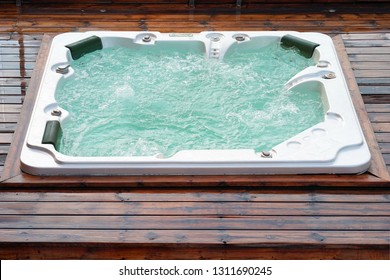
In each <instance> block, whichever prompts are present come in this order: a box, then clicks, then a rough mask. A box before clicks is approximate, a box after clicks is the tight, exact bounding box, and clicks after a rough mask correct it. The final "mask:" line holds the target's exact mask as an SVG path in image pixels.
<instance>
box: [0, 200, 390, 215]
mask: <svg viewBox="0 0 390 280" xmlns="http://www.w3.org/2000/svg"><path fill="white" fill-rule="evenodd" d="M389 212H390V203H387V204H383V203H322V204H320V203H318V204H313V203H298V202H296V203H295V202H294V203H281V202H280V203H277V202H271V203H266V202H264V203H243V202H219V203H213V202H203V203H194V202H134V203H130V202H120V203H119V202H118V203H113V202H105V203H98V204H97V203H93V202H83V203H77V202H56V203H50V204H47V203H44V204H43V203H41V204H39V205H37V204H36V203H35V202H0V215H23V214H24V215H28V214H29V213H34V215H83V214H89V215H91V214H93V215H137V216H144V215H148V216H150V215H161V216H165V215H194V216H195V215H196V216H199V215H201V216H214V215H215V216H237V215H238V216H270V215H271V216H277V215H284V213H289V215H294V216H297V215H300V216H307V215H309V216H310V215H315V216H318V215H343V216H356V215H361V216H370V215H371V216H373V215H374V216H388V215H389Z"/></svg>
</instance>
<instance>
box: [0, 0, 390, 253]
mask: <svg viewBox="0 0 390 280" xmlns="http://www.w3.org/2000/svg"><path fill="white" fill-rule="evenodd" d="M8 2H10V1H8ZM37 2H39V1H23V5H22V6H21V7H17V6H16V5H15V3H9V4H0V100H1V102H0V106H1V107H0V117H1V119H0V158H1V162H3V163H4V162H5V159H6V156H7V154H8V153H9V152H11V154H12V152H13V151H12V150H17V149H18V147H17V145H15V143H17V141H14V142H12V138H13V133H14V131H15V129H16V125H17V122H18V120H19V117H20V111H21V108H22V104H23V101H24V99H25V98H26V99H28V98H29V96H26V93H27V92H30V91H29V90H31V88H30V87H29V85H30V82H31V76H32V73H33V69H34V67H35V63H36V61H37V54H38V50H39V49H40V47H41V45H42V46H43V44H44V43H45V38H47V37H44V34H45V33H52V34H55V33H61V32H67V31H84V30H158V31H161V32H200V31H204V30H287V29H290V30H291V29H293V30H297V31H316V32H324V33H327V34H329V35H331V36H332V37H334V38H335V42H336V43H338V44H343V45H345V51H346V53H345V52H344V54H345V56H346V57H347V58H348V59H349V61H350V65H351V67H352V69H353V74H354V75H352V78H351V80H349V85H350V89H351V91H352V92H359V91H360V92H361V93H362V96H363V99H360V100H361V101H364V103H363V102H361V106H362V107H363V109H364V108H365V109H366V111H367V113H368V114H366V115H367V116H368V118H369V120H370V122H366V125H367V124H368V127H367V128H366V129H367V130H370V129H371V128H372V129H373V131H374V134H370V135H371V136H373V140H375V139H376V140H377V145H378V146H376V147H377V153H376V154H377V155H378V156H377V159H376V160H378V161H379V163H378V164H379V166H380V161H382V162H384V163H385V165H384V166H385V167H386V168H387V170H390V82H389V81H390V4H388V3H381V4H379V5H378V4H377V3H376V4H375V3H374V4H372V3H371V4H370V3H368V4H367V3H361V2H359V1H357V2H356V3H354V4H351V3H341V2H348V1H334V2H339V3H333V4H326V3H320V4H316V5H304V4H298V3H297V4H296V3H293V4H291V5H282V6H280V5H279V6H278V4H274V3H268V4H261V3H260V2H261V1H243V3H244V5H243V6H242V7H241V8H237V7H235V5H232V4H231V3H228V4H219V5H211V4H207V3H206V2H207V1H197V5H196V6H195V7H189V6H188V5H187V3H188V1H165V2H172V3H173V2H175V3H173V4H172V3H166V4H162V3H160V4H158V3H157V2H164V1H151V2H155V3H157V4H148V5H146V4H145V5H136V4H124V3H123V2H131V1H113V2H115V3H116V4H112V5H108V4H85V3H84V4H83V3H82V2H83V1H78V3H80V2H81V3H82V4H74V3H71V2H72V1H69V3H70V4H69V5H66V6H64V5H58V4H50V3H49V4H46V5H44V6H42V5H40V4H37ZM45 2H53V1H45ZM84 2H87V1H84ZM89 2H93V1H89ZM96 2H98V1H96ZM222 2H223V1H222ZM226 2H228V1H226ZM230 2H232V1H230ZM233 2H235V1H233ZM268 2H273V1H268ZM274 2H275V1H274ZM291 2H294V1H291ZM296 2H299V1H296ZM0 3H1V2H0ZM276 8H277V9H276ZM339 35H341V36H339ZM42 40H43V41H42ZM343 61H346V59H344V60H343ZM343 66H344V68H348V66H349V62H348V63H346V64H344V65H343ZM353 76H354V77H353ZM355 79H356V82H357V85H356V83H354V82H355ZM33 83H34V82H33ZM30 86H34V85H30ZM365 113H366V112H365V111H364V110H362V109H361V115H362V116H363V117H364V114H365ZM22 117H23V116H22ZM22 124H23V123H22V122H21V123H19V127H20V125H22ZM16 140H17V139H16ZM11 142H12V143H13V144H14V145H13V146H12V147H13V148H11V150H10V145H11ZM376 147H374V148H376ZM374 152H375V151H374ZM6 169H7V170H4V173H5V174H6V179H7V180H6V181H7V182H5V183H4V182H3V183H2V184H0V258H2V259H15V258H22V259H26V258H33V259H63V258H67V259H70V258H74V259H79V258H89V259H102V258H103V259H121V258H133V259H134V258H135V259H144V258H146V259H211V258H212V259H334V258H336V259H390V185H389V183H388V177H387V176H388V174H387V173H386V174H384V172H383V170H386V169H383V168H380V167H379V172H380V175H379V176H378V173H377V172H375V170H372V172H371V173H369V174H362V175H359V176H360V177H359V176H344V177H343V175H328V176H325V177H318V176H298V177H295V179H294V178H291V176H287V177H283V176H271V177H268V178H264V177H262V176H258V177H256V178H253V177H239V176H236V177H234V178H222V179H221V178H210V177H207V176H206V177H198V178H194V177H192V178H185V179H184V180H183V178H176V177H164V178H159V179H156V178H118V179H116V181H115V180H114V181H112V180H111V181H105V179H101V178H87V179H86V178H78V179H77V180H75V181H72V180H64V179H63V178H62V179H61V178H60V179H58V178H57V179H54V180H52V181H50V179H47V178H35V179H33V182H32V181H31V180H30V179H31V178H27V177H23V176H22V177H20V174H19V173H17V174H18V175H17V176H19V177H17V176H16V175H15V174H16V173H12V172H17V163H15V165H14V166H10V167H7V168H6ZM373 174H376V175H377V176H375V175H373ZM10 175H15V177H12V176H10ZM20 178H22V179H23V178H24V179H25V180H21V179H20ZM26 178H27V179H26ZM367 178H369V180H367ZM3 179H4V177H3ZM12 179H17V180H16V181H12ZM34 180H35V181H34ZM267 180H268V181H267ZM294 180H295V181H294ZM264 181H267V182H268V184H264V183H263V182H264ZM226 182H228V183H229V184H227V183H226ZM270 182H271V183H270ZM291 182H295V183H291ZM297 182H300V183H297ZM297 186H300V187H297Z"/></svg>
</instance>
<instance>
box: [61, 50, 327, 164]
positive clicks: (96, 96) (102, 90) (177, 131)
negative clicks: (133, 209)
mask: <svg viewBox="0 0 390 280" xmlns="http://www.w3.org/2000/svg"><path fill="white" fill-rule="evenodd" d="M238 50H239V49H238ZM313 64H314V62H313V61H312V60H310V59H306V58H304V57H302V56H300V55H298V54H297V53H296V52H295V51H294V50H283V49H282V48H280V47H279V45H276V44H275V45H272V46H268V47H266V48H261V49H257V50H245V52H240V51H234V52H231V53H229V55H228V56H227V57H225V58H224V60H223V61H218V60H209V59H207V58H205V56H204V53H200V52H199V53H195V52H194V51H186V50H185V49H184V50H182V51H180V50H170V49H168V48H165V49H164V50H161V49H158V48H156V47H155V46H152V47H150V46H145V47H144V48H140V49H138V50H132V49H128V48H119V47H118V48H110V49H103V50H101V51H95V52H93V53H90V54H88V55H85V56H84V57H82V58H80V59H79V60H76V61H74V62H73V64H72V68H73V69H74V70H75V72H76V75H74V76H73V77H72V78H71V79H68V80H65V81H64V82H63V83H61V84H60V86H59V88H58V89H57V92H56V100H57V101H58V103H59V105H60V106H61V107H63V108H64V109H66V110H67V111H69V112H70V118H69V119H68V120H66V121H65V122H64V123H63V124H62V129H63V137H62V139H61V144H60V145H59V148H58V149H59V151H60V152H61V153H64V154H67V155H72V156H140V155H145V156H148V155H155V154H159V153H161V154H163V155H165V156H171V155H173V154H175V153H176V152H178V151H180V150H196V149H255V150H257V151H260V150H263V149H270V148H272V147H273V146H274V145H276V144H278V143H280V142H282V141H284V140H286V139H288V138H290V137H291V136H293V135H295V134H297V133H299V132H301V131H303V130H305V129H307V128H309V127H311V126H313V125H315V124H317V123H318V122H321V121H322V120H323V117H324V109H323V104H322V102H321V98H320V95H319V92H312V91H301V92H298V91H286V90H284V89H283V85H284V83H285V82H286V81H288V80H289V79H290V78H291V77H292V76H294V75H295V74H296V73H298V72H299V71H301V70H302V69H304V68H306V67H308V66H310V65H313Z"/></svg>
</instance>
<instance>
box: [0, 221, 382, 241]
mask: <svg viewBox="0 0 390 280" xmlns="http://www.w3.org/2000/svg"><path fill="white" fill-rule="evenodd" d="M0 217H1V219H0V228H2V229H5V228H6V229H48V230H54V229H70V228H77V229H78V230H82V229H84V230H91V229H99V230H246V229H248V226H250V228H251V230H271V229H272V230H286V231H290V230H340V231H341V230H344V231H355V230H366V231H386V230H389V225H390V217H389V216H387V217H375V219H373V218H372V217H360V216H358V217H346V216H342V217H339V216H336V217H328V216H319V217H313V216H283V215H281V216H278V217H274V216H271V217H270V216H256V217H253V216H252V217H249V216H244V217H242V216H240V217H234V216H233V217H232V216H229V217H207V216H185V215H183V216H161V215H158V216H148V217H140V216H127V215H126V216H110V217H106V216H93V215H92V216H82V215H77V216H59V215H56V216H44V215H39V216H31V215H24V216H21V215H13V216H0ZM0 240H1V238H0Z"/></svg>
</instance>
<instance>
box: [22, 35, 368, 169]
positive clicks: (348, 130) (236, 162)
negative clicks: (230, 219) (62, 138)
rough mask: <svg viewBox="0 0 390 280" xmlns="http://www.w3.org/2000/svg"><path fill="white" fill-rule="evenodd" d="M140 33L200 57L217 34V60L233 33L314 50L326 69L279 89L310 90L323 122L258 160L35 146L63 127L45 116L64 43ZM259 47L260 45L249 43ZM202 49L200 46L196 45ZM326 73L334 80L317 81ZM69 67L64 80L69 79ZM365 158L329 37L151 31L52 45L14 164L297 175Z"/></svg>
mask: <svg viewBox="0 0 390 280" xmlns="http://www.w3.org/2000/svg"><path fill="white" fill-rule="evenodd" d="M145 34H151V35H152V38H153V40H152V42H150V44H153V43H154V42H156V41H167V40H168V41H171V40H173V41H191V42H201V43H202V44H203V43H204V49H205V51H206V55H209V57H211V58H213V57H212V55H211V53H210V52H209V51H210V50H211V49H212V48H214V47H215V46H216V45H215V42H212V40H210V37H211V36H213V35H214V34H222V35H223V38H222V39H221V40H220V41H219V42H218V50H219V53H218V55H219V56H220V57H222V56H223V55H224V53H225V52H226V51H227V50H228V49H229V47H230V46H231V45H233V44H237V41H236V40H235V39H234V35H235V34H245V35H247V36H248V37H250V38H251V39H252V40H254V38H258V37H264V38H266V37H275V36H277V37H282V36H283V35H285V34H292V35H294V36H296V37H300V38H304V39H307V40H309V41H312V42H315V43H318V44H320V46H319V47H317V48H316V50H315V53H314V55H313V57H314V59H315V60H317V61H319V60H321V61H326V62H327V63H328V64H329V65H328V66H327V67H316V66H313V67H309V68H307V69H305V70H304V71H302V72H301V73H298V74H297V75H296V76H295V77H292V78H291V80H290V81H289V82H288V83H287V85H286V86H288V87H317V88H319V89H320V90H321V92H322V96H323V99H324V103H325V106H326V107H327V108H328V110H327V113H326V114H325V119H324V121H323V122H321V123H319V124H317V125H315V126H313V127H311V128H309V129H307V130H305V131H303V132H301V133H299V134H298V135H296V136H294V137H292V138H290V139H288V140H286V141H284V142H283V143H280V144H279V145H277V146H275V147H274V148H273V149H272V151H271V154H272V158H265V157H262V156H261V154H259V153H256V152H255V151H254V150H185V151H180V152H178V153H177V154H175V155H174V156H172V157H170V158H160V157H159V156H158V155H157V156H148V157H72V156H67V155H64V154H61V153H59V152H57V151H56V150H55V149H54V147H53V145H50V144H42V143H41V142H42V136H43V133H44V129H45V124H46V122H47V121H49V120H59V121H60V122H61V121H63V120H64V119H65V118H66V117H67V112H66V111H65V110H63V109H62V108H61V111H63V112H64V113H63V114H62V115H61V116H60V117H56V116H52V115H51V114H50V112H51V111H52V110H53V109H57V108H59V105H58V104H57V102H56V100H55V90H56V85H57V83H58V82H59V81H60V79H61V78H62V76H63V75H61V74H58V73H56V72H55V69H56V68H57V67H58V66H59V65H63V64H69V62H70V61H71V60H72V58H71V56H70V53H69V50H68V49H67V48H66V47H65V45H67V44H70V43H73V42H76V41H79V40H81V39H83V38H87V37H90V36H91V35H96V36H99V37H100V38H102V42H103V47H112V46H117V45H121V46H126V44H128V43H129V42H131V44H134V43H136V44H148V43H144V42H142V37H143V36H144V35H145ZM256 40H259V42H260V41H261V39H256ZM200 46H202V45H200ZM329 72H333V73H335V75H336V78H334V79H324V78H323V76H324V75H325V74H327V73H329ZM72 74H73V73H72V69H70V72H69V73H68V74H66V75H72ZM370 159H371V156H370V152H369V150H368V147H367V144H366V141H365V139H364V137H363V134H362V131H361V128H360V125H359V122H358V119H357V116H356V113H355V110H354V108H353V105H352V101H351V98H350V94H349V91H348V87H347V85H346V82H345V79H344V76H343V73H342V70H341V66H340V64H339V62H338V59H337V54H336V51H335V48H334V46H333V42H332V40H331V38H330V37H328V36H326V35H323V34H320V33H298V32H276V31H272V32H202V33H196V34H163V33H159V32H147V33H146V32H98V31H97V32H86V33H65V34H61V35H58V36H56V37H55V38H54V39H53V42H52V46H51V49H50V52H49V56H48V59H47V64H46V68H45V71H44V74H43V78H42V81H41V84H40V88H39V92H38V94H37V100H36V104H35V106H34V110H33V114H32V118H31V121H30V124H29V128H28V131H27V137H26V140H25V143H24V145H23V148H22V153H21V166H22V170H23V171H24V172H27V173H30V174H34V175H160V174H161V175H181V174H191V175H196V174H199V175H205V174H305V173H360V172H364V171H366V170H367V169H368V167H369V164H370Z"/></svg>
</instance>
